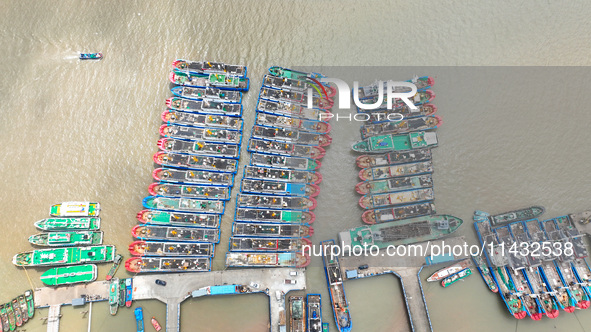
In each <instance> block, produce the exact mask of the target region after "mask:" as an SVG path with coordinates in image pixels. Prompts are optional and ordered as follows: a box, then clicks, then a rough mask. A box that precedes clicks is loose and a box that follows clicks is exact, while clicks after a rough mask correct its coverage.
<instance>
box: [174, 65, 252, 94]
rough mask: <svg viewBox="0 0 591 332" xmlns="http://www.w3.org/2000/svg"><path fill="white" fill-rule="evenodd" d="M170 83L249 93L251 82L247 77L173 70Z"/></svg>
mask: <svg viewBox="0 0 591 332" xmlns="http://www.w3.org/2000/svg"><path fill="white" fill-rule="evenodd" d="M169 79H170V82H172V83H173V84H176V85H182V86H189V87H193V88H209V87H214V88H218V89H222V90H238V91H248V88H249V85H250V81H249V79H248V78H247V77H242V76H236V75H228V74H217V73H211V74H193V73H189V72H184V71H181V70H178V69H173V70H172V71H171V72H170V75H169Z"/></svg>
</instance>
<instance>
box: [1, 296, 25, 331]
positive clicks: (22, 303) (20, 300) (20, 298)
mask: <svg viewBox="0 0 591 332" xmlns="http://www.w3.org/2000/svg"><path fill="white" fill-rule="evenodd" d="M18 304H19V306H20V309H21V315H22V318H23V324H24V323H26V322H28V321H29V314H28V309H27V302H26V301H25V296H24V295H19V296H18ZM0 327H1V326H0Z"/></svg>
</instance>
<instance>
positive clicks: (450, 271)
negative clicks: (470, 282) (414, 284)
mask: <svg viewBox="0 0 591 332" xmlns="http://www.w3.org/2000/svg"><path fill="white" fill-rule="evenodd" d="M471 265H472V264H471V263H470V260H469V259H462V260H460V261H458V262H456V263H454V264H452V265H450V266H446V267H444V268H442V269H440V270H437V271H435V273H433V274H432V275H431V276H430V277H429V278H427V281H429V282H433V281H439V282H441V286H443V287H449V286H451V285H453V284H455V283H456V282H458V281H460V280H462V279H464V278H466V277H469V276H471V275H472V269H471V267H470V266H471ZM477 266H478V264H477Z"/></svg>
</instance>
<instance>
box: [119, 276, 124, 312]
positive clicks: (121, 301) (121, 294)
mask: <svg viewBox="0 0 591 332" xmlns="http://www.w3.org/2000/svg"><path fill="white" fill-rule="evenodd" d="M119 306H120V307H125V279H119Z"/></svg>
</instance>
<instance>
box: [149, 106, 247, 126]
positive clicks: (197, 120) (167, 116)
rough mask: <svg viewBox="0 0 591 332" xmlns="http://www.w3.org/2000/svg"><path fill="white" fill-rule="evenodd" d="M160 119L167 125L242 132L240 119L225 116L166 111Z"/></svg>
mask: <svg viewBox="0 0 591 332" xmlns="http://www.w3.org/2000/svg"><path fill="white" fill-rule="evenodd" d="M160 117H161V118H162V121H164V122H166V123H167V124H178V125H185V126H192V127H205V128H226V129H234V130H242V119H241V118H238V117H233V116H227V115H213V114H209V115H208V114H197V113H189V112H181V111H173V110H167V111H164V112H162V115H161V116H160Z"/></svg>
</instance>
